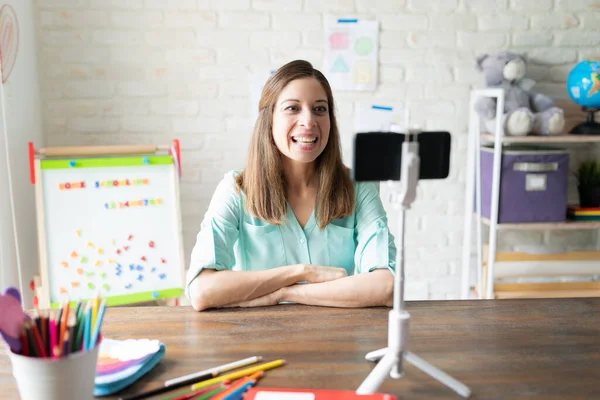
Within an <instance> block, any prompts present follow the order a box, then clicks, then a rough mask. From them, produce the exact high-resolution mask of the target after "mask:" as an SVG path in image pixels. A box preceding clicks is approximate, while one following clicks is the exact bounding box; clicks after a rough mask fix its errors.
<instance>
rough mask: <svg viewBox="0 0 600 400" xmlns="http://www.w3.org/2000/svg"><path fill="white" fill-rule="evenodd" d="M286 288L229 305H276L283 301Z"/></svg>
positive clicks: (245, 306)
mask: <svg viewBox="0 0 600 400" xmlns="http://www.w3.org/2000/svg"><path fill="white" fill-rule="evenodd" d="M284 289H285V288H281V289H278V290H276V291H274V292H273V293H269V294H266V295H264V296H261V297H257V298H255V299H252V300H248V301H242V302H241V303H237V304H229V305H227V307H244V308H247V307H266V306H276V305H277V304H279V302H280V301H283V296H284Z"/></svg>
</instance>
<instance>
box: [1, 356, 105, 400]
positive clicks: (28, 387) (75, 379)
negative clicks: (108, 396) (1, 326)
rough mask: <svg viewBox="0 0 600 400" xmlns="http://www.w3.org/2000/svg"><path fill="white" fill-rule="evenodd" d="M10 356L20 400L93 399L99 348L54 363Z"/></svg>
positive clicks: (52, 361)
mask: <svg viewBox="0 0 600 400" xmlns="http://www.w3.org/2000/svg"><path fill="white" fill-rule="evenodd" d="M8 354H9V356H10V361H11V363H12V370H13V376H14V377H15V379H16V381H17V386H18V388H19V394H20V395H21V400H39V399H46V400H71V399H72V400H88V399H93V398H94V378H95V377H96V362H97V361H98V346H96V347H94V348H93V349H90V350H89V351H84V352H81V351H80V352H77V353H72V354H70V355H69V356H67V357H63V358H55V359H52V358H34V357H24V356H22V355H19V354H14V353H13V352H11V351H9V352H8Z"/></svg>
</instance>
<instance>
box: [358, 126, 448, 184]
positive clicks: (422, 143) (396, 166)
mask: <svg viewBox="0 0 600 400" xmlns="http://www.w3.org/2000/svg"><path fill="white" fill-rule="evenodd" d="M411 138H412V140H416V141H417V142H418V143H419V158H420V163H421V164H420V169H419V179H445V178H447V177H448V174H449V173H450V142H451V141H450V133H449V132H443V131H434V132H421V133H419V134H417V135H412V136H411ZM405 140H406V135H405V134H403V133H396V132H361V133H357V134H355V135H354V143H353V149H352V169H351V177H352V179H353V180H355V181H390V180H391V181H399V180H400V169H401V166H402V143H404V141H405Z"/></svg>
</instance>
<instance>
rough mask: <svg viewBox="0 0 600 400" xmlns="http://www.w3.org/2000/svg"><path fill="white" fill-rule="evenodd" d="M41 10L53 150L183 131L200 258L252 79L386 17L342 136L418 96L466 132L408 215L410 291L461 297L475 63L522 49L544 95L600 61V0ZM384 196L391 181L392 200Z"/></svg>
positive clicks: (242, 139)
mask: <svg viewBox="0 0 600 400" xmlns="http://www.w3.org/2000/svg"><path fill="white" fill-rule="evenodd" d="M36 3H37V18H38V29H39V32H38V35H39V39H40V40H39V46H40V51H39V54H40V67H41V71H40V74H41V78H42V90H43V111H44V133H45V136H46V142H47V144H48V145H67V144H92V143H93V144H112V143H123V144H130V143H168V142H169V141H170V140H171V139H172V138H174V137H178V138H179V139H180V140H181V143H182V149H183V155H182V156H183V171H184V176H183V179H182V187H181V194H182V213H183V224H184V244H185V251H186V255H188V258H189V252H190V251H191V247H192V245H193V243H194V240H195V236H196V233H197V230H198V227H199V224H200V221H201V220H202V216H203V214H204V212H205V210H206V207H207V205H208V202H209V201H210V197H211V195H212V192H213V190H214V188H215V186H216V184H217V182H218V181H219V180H220V178H221V177H222V175H223V174H224V173H225V172H226V171H228V170H230V169H232V168H239V167H241V166H242V165H243V161H244V160H245V158H246V151H245V150H246V146H247V143H248V141H249V136H250V130H251V128H252V125H253V122H254V121H252V120H251V115H252V113H253V112H254V110H251V109H250V107H251V101H250V83H251V78H250V74H251V73H255V72H264V71H266V70H268V69H274V68H276V67H278V66H280V65H281V64H283V63H285V62H287V61H290V60H292V59H295V58H306V59H308V60H309V61H311V62H313V63H314V64H315V66H316V67H321V62H322V57H323V52H324V46H323V36H324V33H323V25H322V24H323V21H325V20H326V19H327V18H328V17H331V16H336V17H338V16H339V17H352V16H355V17H358V18H375V19H377V20H379V21H380V29H381V32H380V70H379V72H380V85H379V87H378V89H377V91H376V92H375V93H354V92H339V93H336V95H337V98H336V99H337V102H338V109H339V111H340V113H339V116H340V126H341V127H342V136H343V138H342V139H343V143H344V144H349V143H350V138H351V134H352V121H353V119H354V110H355V109H356V107H355V105H356V104H357V103H358V102H359V101H364V100H369V99H371V98H375V99H377V101H381V102H384V101H385V102H399V103H401V104H404V105H407V106H409V107H410V108H411V114H412V116H413V122H417V123H421V124H423V125H424V126H425V127H426V128H428V129H447V130H450V131H451V133H452V135H453V154H452V171H451V174H450V177H449V179H448V180H447V181H444V182H422V184H421V186H420V188H419V199H418V201H417V203H416V204H415V205H414V208H413V210H412V211H411V213H410V215H409V218H408V221H407V225H408V228H409V234H408V237H407V242H408V245H409V249H408V251H407V258H408V260H409V266H408V270H407V276H408V277H409V281H408V284H407V288H408V289H407V290H408V297H409V298H412V299H416V298H421V299H422V298H432V299H444V298H456V297H458V295H459V278H460V268H459V266H460V257H461V244H462V232H463V212H464V210H463V205H464V182H465V171H464V167H465V165H464V163H465V162H464V158H465V157H464V152H465V149H466V140H465V135H466V130H467V104H468V98H469V91H470V90H471V89H472V88H473V87H474V86H480V85H481V77H480V76H479V75H478V73H477V72H476V71H475V69H474V67H473V65H474V59H475V56H476V55H477V54H479V53H481V52H486V51H495V50H501V49H513V50H515V51H518V52H522V53H524V54H526V55H527V56H528V57H529V58H530V60H531V61H532V63H531V65H530V73H529V76H530V77H532V78H534V79H536V80H538V81H539V85H538V88H539V89H540V90H541V91H544V92H546V93H549V94H555V95H557V96H561V97H565V96H566V93H565V91H564V80H565V77H566V75H567V74H568V71H569V70H570V68H571V66H572V65H573V64H574V63H575V62H576V61H577V60H580V59H582V58H585V57H590V56H599V55H600V52H599V50H598V48H599V47H600V33H599V32H600V31H599V29H598V24H599V23H600V16H599V15H600V2H599V1H597V0H596V1H594V0H299V1H287V0H37V2H36ZM232 143H233V144H232ZM345 148H346V147H345ZM345 156H346V157H349V154H348V153H347V152H346V154H345ZM346 161H349V158H346ZM386 195H387V189H386V188H385V187H384V188H383V191H382V196H383V198H384V200H385V203H386V207H387V197H386ZM390 217H391V225H392V228H395V225H396V224H395V220H394V219H393V215H390ZM589 240H590V235H589V233H588V232H585V233H581V234H579V233H578V234H574V235H570V234H565V233H547V234H544V233H540V232H534V233H528V232H518V233H502V234H501V235H500V238H499V246H500V249H515V248H519V246H521V247H522V246H539V245H543V244H549V245H552V246H563V247H564V246H567V247H569V248H577V247H578V246H579V247H581V246H585V245H586V244H587V243H589Z"/></svg>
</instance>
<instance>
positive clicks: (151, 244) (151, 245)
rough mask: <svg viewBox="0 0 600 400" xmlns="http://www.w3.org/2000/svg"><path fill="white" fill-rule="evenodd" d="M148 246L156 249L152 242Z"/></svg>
mask: <svg viewBox="0 0 600 400" xmlns="http://www.w3.org/2000/svg"><path fill="white" fill-rule="evenodd" d="M148 246H150V247H152V248H154V241H152V240H151V241H150V243H148Z"/></svg>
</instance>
